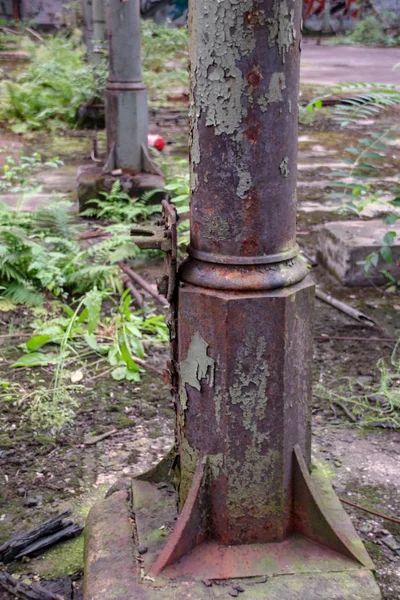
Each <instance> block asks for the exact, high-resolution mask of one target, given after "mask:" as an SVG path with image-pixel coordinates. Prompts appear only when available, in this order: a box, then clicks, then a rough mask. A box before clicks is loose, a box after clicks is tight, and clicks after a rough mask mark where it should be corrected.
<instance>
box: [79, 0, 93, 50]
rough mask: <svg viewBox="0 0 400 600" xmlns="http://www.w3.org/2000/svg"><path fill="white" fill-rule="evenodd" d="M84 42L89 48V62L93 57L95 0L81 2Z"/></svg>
mask: <svg viewBox="0 0 400 600" xmlns="http://www.w3.org/2000/svg"><path fill="white" fill-rule="evenodd" d="M81 2H82V25H83V41H84V43H85V46H86V48H87V53H88V57H89V60H91V58H92V56H93V0H81Z"/></svg>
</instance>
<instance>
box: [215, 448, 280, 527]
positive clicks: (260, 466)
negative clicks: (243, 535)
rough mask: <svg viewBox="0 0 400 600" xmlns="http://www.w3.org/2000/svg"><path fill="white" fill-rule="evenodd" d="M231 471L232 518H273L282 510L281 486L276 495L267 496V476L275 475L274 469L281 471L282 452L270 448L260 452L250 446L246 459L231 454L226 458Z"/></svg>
mask: <svg viewBox="0 0 400 600" xmlns="http://www.w3.org/2000/svg"><path fill="white" fill-rule="evenodd" d="M225 464H226V468H227V470H228V472H229V478H228V494H227V505H228V509H229V515H230V517H231V518H240V517H243V516H244V512H243V507H246V509H245V510H246V516H247V517H253V518H256V519H266V521H268V519H271V517H273V516H279V515H280V514H281V513H282V510H283V506H282V495H281V493H280V489H279V488H278V489H277V490H276V492H275V494H270V495H269V498H266V489H265V481H266V478H267V477H268V476H271V478H272V479H274V478H275V472H276V471H279V470H282V455H281V454H280V453H279V451H277V450H270V451H269V452H267V453H266V454H263V455H260V452H259V450H258V448H257V447H256V446H249V447H248V448H247V450H246V452H245V459H244V461H240V462H239V461H236V460H234V459H233V458H231V457H227V458H226V459H225Z"/></svg>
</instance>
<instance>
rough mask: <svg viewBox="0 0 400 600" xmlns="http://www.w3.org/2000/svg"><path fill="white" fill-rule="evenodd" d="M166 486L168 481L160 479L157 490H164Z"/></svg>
mask: <svg viewBox="0 0 400 600" xmlns="http://www.w3.org/2000/svg"><path fill="white" fill-rule="evenodd" d="M167 487H168V483H165V482H164V481H160V483H158V484H157V489H158V490H164V489H165V488H167Z"/></svg>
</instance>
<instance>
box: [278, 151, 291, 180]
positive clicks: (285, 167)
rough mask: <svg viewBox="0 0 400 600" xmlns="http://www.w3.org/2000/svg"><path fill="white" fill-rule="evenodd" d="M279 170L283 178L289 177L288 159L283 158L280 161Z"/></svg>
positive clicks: (286, 157)
mask: <svg viewBox="0 0 400 600" xmlns="http://www.w3.org/2000/svg"><path fill="white" fill-rule="evenodd" d="M279 170H280V172H281V174H282V175H283V177H288V175H289V157H288V156H285V158H284V159H283V160H282V162H281V164H280V165H279Z"/></svg>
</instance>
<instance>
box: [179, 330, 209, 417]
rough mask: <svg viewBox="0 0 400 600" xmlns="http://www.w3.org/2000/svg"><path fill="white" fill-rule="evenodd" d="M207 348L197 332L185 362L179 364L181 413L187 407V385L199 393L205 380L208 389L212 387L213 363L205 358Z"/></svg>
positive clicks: (207, 357)
mask: <svg viewBox="0 0 400 600" xmlns="http://www.w3.org/2000/svg"><path fill="white" fill-rule="evenodd" d="M207 348H208V344H207V342H205V341H204V340H203V338H202V337H201V335H200V334H199V333H198V332H197V333H196V334H195V335H194V336H193V339H192V341H191V343H190V347H189V352H188V355H187V358H186V360H184V361H182V362H181V364H180V381H181V393H180V399H181V407H182V410H183V411H185V410H186V406H187V392H186V386H187V385H190V386H191V387H193V388H195V389H196V390H199V391H200V390H201V382H202V380H203V379H206V380H207V382H208V385H209V386H210V387H213V386H214V369H215V362H214V360H213V359H212V358H211V357H210V356H207Z"/></svg>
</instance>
